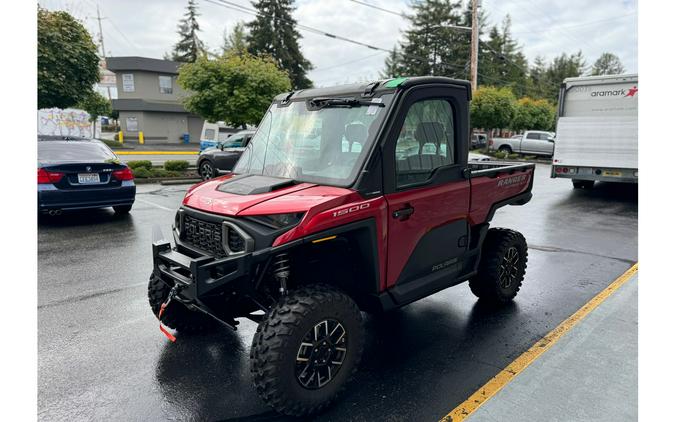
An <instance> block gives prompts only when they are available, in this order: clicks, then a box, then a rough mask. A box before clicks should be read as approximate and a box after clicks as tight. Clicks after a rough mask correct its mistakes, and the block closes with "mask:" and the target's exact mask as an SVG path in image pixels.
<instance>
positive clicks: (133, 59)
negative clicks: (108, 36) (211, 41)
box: [105, 56, 182, 75]
mask: <svg viewBox="0 0 675 422" xmlns="http://www.w3.org/2000/svg"><path fill="white" fill-rule="evenodd" d="M105 61H106V67H107V68H108V70H111V71H113V72H115V71H119V70H143V71H146V72H155V73H170V74H172V75H177V74H178V67H180V65H181V64H182V63H180V62H174V61H171V60H160V59H151V58H149V57H138V56H127V57H106V59H105Z"/></svg>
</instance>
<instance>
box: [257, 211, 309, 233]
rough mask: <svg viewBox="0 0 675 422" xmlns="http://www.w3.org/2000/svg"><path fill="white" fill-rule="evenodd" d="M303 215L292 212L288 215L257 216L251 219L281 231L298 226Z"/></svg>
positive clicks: (302, 213)
mask: <svg viewBox="0 0 675 422" xmlns="http://www.w3.org/2000/svg"><path fill="white" fill-rule="evenodd" d="M303 215H305V213H304V212H292V213H288V214H270V215H257V216H255V217H252V218H253V219H255V220H257V221H259V222H261V223H263V224H266V225H268V226H272V227H274V228H276V229H282V228H284V227H288V226H294V225H296V224H298V223H299V222H300V220H302V216H303Z"/></svg>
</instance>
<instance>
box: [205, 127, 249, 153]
mask: <svg viewBox="0 0 675 422" xmlns="http://www.w3.org/2000/svg"><path fill="white" fill-rule="evenodd" d="M237 132H239V129H235V128H233V127H231V126H228V125H226V124H225V123H223V122H218V123H211V122H208V121H204V125H203V126H202V133H201V135H200V136H199V150H200V151H204V150H205V149H207V148H213V147H215V146H218V144H219V143H221V142H224V141H226V140H227V138H229V137H230V136H232V135H233V134H235V133H237Z"/></svg>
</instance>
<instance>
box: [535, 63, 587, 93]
mask: <svg viewBox="0 0 675 422" xmlns="http://www.w3.org/2000/svg"><path fill="white" fill-rule="evenodd" d="M585 71H586V60H585V59H584V56H583V55H582V54H581V50H579V51H578V52H576V53H574V54H570V55H567V54H566V53H562V54H561V55H560V56H558V57H555V58H554V59H553V61H552V62H551V64H550V65H549V66H548V67H547V69H546V72H545V77H544V79H545V80H546V85H545V86H543V88H544V92H545V95H544V98H546V99H548V100H550V101H551V102H553V103H557V102H558V89H559V88H560V84H561V83H562V81H563V80H565V78H572V77H576V76H581V75H583V74H584V72H585Z"/></svg>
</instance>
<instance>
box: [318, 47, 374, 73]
mask: <svg viewBox="0 0 675 422" xmlns="http://www.w3.org/2000/svg"><path fill="white" fill-rule="evenodd" d="M382 53H384V51H378V52H377V53H375V54H369V55H367V56H365V57H361V58H359V59H354V60H350V61H347V62H343V63H339V64H335V65H331V66H326V67H319V68H317V69H313V70H312V72H322V71H324V70H328V69H335V68H336V67H342V66H346V65H348V64H352V63H356V62H360V61H362V60H366V59H370V58H372V57H375V56H379V55H380V54H382Z"/></svg>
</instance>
